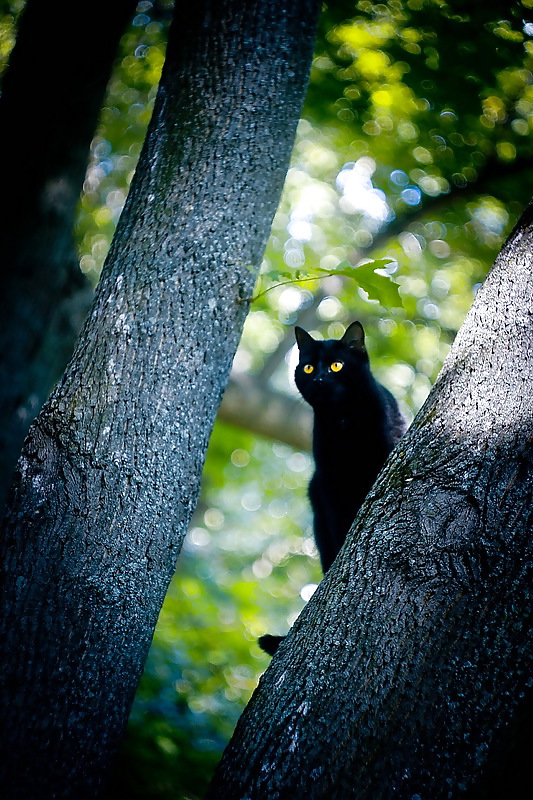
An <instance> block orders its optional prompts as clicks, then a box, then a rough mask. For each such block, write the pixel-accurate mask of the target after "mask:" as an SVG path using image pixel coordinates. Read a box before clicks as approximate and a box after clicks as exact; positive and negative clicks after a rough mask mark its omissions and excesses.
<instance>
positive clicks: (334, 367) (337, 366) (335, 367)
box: [330, 361, 344, 372]
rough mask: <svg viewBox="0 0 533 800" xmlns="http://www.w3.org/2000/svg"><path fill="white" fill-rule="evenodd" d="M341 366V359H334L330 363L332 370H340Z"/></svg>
mask: <svg viewBox="0 0 533 800" xmlns="http://www.w3.org/2000/svg"><path fill="white" fill-rule="evenodd" d="M343 366H344V364H343V363H342V361H334V362H333V364H331V366H330V369H331V371H332V372H340V371H341V369H342V368H343Z"/></svg>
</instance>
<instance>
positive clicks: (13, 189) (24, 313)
mask: <svg viewBox="0 0 533 800" xmlns="http://www.w3.org/2000/svg"><path fill="white" fill-rule="evenodd" d="M135 6H136V2H135V0H115V2H113V3H110V4H109V6H108V7H107V8H106V10H105V15H104V19H103V20H100V19H97V12H96V9H95V6H94V3H93V2H91V0H82V2H77V3H76V4H73V3H72V2H71V1H70V0H56V2H54V4H53V6H50V5H49V4H48V3H43V2H42V0H28V2H27V3H26V6H25V8H24V11H23V13H22V18H21V22H20V28H19V32H18V35H17V41H16V45H15V47H14V50H13V53H12V55H11V59H10V65H9V68H8V70H7V73H6V75H5V78H4V81H3V87H2V96H1V98H0V153H3V154H4V157H3V160H2V192H1V194H0V281H1V285H2V291H1V293H0V320H1V325H0V515H2V514H3V509H4V501H5V496H6V493H7V490H8V488H9V485H10V483H11V480H12V477H13V470H14V468H15V464H16V461H17V458H18V456H19V454H20V449H21V447H22V443H23V441H24V437H25V436H26V434H27V432H28V428H29V426H30V423H31V421H32V419H33V418H34V416H35V415H36V414H37V412H38V411H39V409H40V408H41V405H42V403H43V402H44V400H45V399H46V397H47V396H48V394H49V392H50V389H51V388H52V386H53V384H54V382H55V381H57V380H58V378H59V377H60V376H61V373H62V372H63V370H64V368H65V366H66V364H67V362H68V360H69V358H70V356H71V355H72V350H73V347H74V343H75V341H76V338H77V335H78V333H79V329H80V328H81V324H82V322H83V319H84V318H85V316H86V314H87V311H88V309H89V306H90V303H91V300H92V294H93V293H92V289H91V287H90V285H89V282H88V281H87V280H86V279H85V277H84V276H83V275H82V273H81V272H80V267H79V259H78V255H77V253H76V246H75V242H74V220H75V216H76V210H77V206H78V201H79V196H80V192H81V189H82V184H83V179H84V176H85V172H86V169H87V164H88V161H89V146H90V144H91V140H92V138H93V136H94V133H95V129H96V125H97V122H98V116H99V114H100V109H101V106H102V101H103V98H104V93H105V89H106V86H107V82H108V80H109V77H110V74H111V68H112V66H113V60H114V58H115V56H116V53H117V49H118V44H119V41H120V37H121V35H122V33H123V32H124V29H125V27H126V24H127V22H128V21H129V20H130V19H131V18H132V16H133V13H134V11H135Z"/></svg>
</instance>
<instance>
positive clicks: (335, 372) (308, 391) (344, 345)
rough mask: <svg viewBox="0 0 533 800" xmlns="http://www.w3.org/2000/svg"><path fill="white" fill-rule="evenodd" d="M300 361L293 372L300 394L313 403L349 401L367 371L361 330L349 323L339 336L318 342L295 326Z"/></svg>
mask: <svg viewBox="0 0 533 800" xmlns="http://www.w3.org/2000/svg"><path fill="white" fill-rule="evenodd" d="M295 334H296V342H297V344H298V349H299V351H300V360H299V362H298V365H297V367H296V370H295V373H294V379H295V382H296V386H297V387H298V389H299V390H300V392H301V394H302V397H303V398H304V399H305V400H307V402H308V403H309V404H310V405H311V406H313V408H318V407H320V406H329V407H335V406H338V405H342V403H343V401H344V400H346V401H348V400H350V399H351V396H352V393H353V392H354V391H357V385H358V383H360V381H361V379H362V378H363V376H364V375H366V374H368V354H367V352H366V348H365V332H364V330H363V326H362V325H361V323H360V322H352V324H351V325H350V326H349V327H348V329H347V330H346V333H345V334H344V336H342V338H341V339H325V340H324V341H318V340H316V339H313V337H312V336H311V335H310V334H309V333H307V331H304V330H303V328H298V327H296V328H295Z"/></svg>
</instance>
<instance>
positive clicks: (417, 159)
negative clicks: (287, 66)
mask: <svg viewBox="0 0 533 800" xmlns="http://www.w3.org/2000/svg"><path fill="white" fill-rule="evenodd" d="M22 5H23V2H22V0H20V2H11V3H10V7H11V10H10V12H9V13H7V12H6V14H3V15H0V77H1V75H2V72H3V69H4V65H5V63H6V62H7V58H8V56H9V52H10V51H11V48H12V46H13V42H14V37H15V28H16V19H17V14H18V13H19V11H20V8H21V7H22ZM171 5H172V3H171V2H170V0H161V2H158V3H152V2H149V0H146V2H140V3H139V4H138V5H137V9H136V13H135V17H134V19H133V21H132V24H131V26H130V27H129V29H128V31H127V32H126V34H125V35H124V37H123V40H122V44H121V48H120V53H119V55H118V58H117V62H116V69H115V71H114V73H113V76H112V79H111V81H110V83H109V85H108V91H107V95H106V99H105V103H104V107H103V108H102V111H101V118H100V123H99V127H98V130H97V131H96V133H95V136H94V138H93V142H92V145H91V150H90V154H89V163H88V167H87V172H86V175H85V181H84V185H83V192H82V195H81V198H80V204H79V213H78V219H77V228H76V237H77V245H78V250H79V258H80V267H81V270H82V272H83V273H84V274H85V275H86V276H88V278H89V279H90V281H91V282H92V284H94V285H95V284H96V283H97V281H98V279H99V276H100V273H101V270H102V266H103V264H104V261H105V258H106V255H107V253H108V251H109V247H110V243H111V240H112V237H113V234H114V231H115V228H116V225H117V222H118V220H119V218H120V215H121V213H122V210H123V208H124V206H125V203H126V202H127V198H128V192H129V188H130V184H131V181H132V178H133V176H134V173H135V169H136V166H137V161H138V158H139V154H140V152H141V148H142V143H143V139H144V136H145V133H146V129H147V126H148V124H149V121H150V117H151V114H152V110H153V107H154V101H155V97H156V93H157V84H158V81H159V77H160V75H161V69H162V66H163V62H164V58H165V48H166V35H167V30H168V23H169V18H170V7H171ZM511 5H512V9H513V12H512V13H511V12H509V14H507V11H506V12H505V13H506V16H509V19H502V20H500V19H497V18H496V16H495V15H494V14H492V12H491V14H489V16H490V21H487V19H488V18H487V19H485V17H483V19H482V20H481V21H480V19H479V18H478V16H476V15H479V14H480V13H481V11H480V10H479V9H478V10H477V11H476V10H475V9H474V10H473V11H471V10H469V16H468V17H467V16H466V11H465V12H464V14H465V16H464V18H462V17H461V14H463V12H459V11H458V12H457V14H455V15H454V16H453V17H450V16H449V15H448V13H447V11H446V9H447V6H446V5H445V4H444V5H443V4H442V3H406V2H401V1H400V0H399V1H398V2H394V3H391V4H383V3H375V4H374V3H372V2H371V1H370V0H364V2H361V3H358V4H357V7H356V5H355V4H354V6H353V9H352V10H353V13H354V14H356V16H355V18H354V19H353V20H340V19H338V14H339V12H338V10H336V9H335V7H334V6H335V4H324V9H323V14H324V31H323V34H321V36H320V38H319V41H318V43H317V49H316V56H315V59H314V62H313V67H312V71H311V79H310V86H309V92H308V96H307V100H306V103H305V106H304V109H303V112H302V119H301V120H300V122H299V124H298V130H297V135H296V140H295V144H294V149H293V153H292V158H291V163H290V166H289V169H288V172H287V176H286V181H285V185H284V190H283V194H282V197H281V201H280V203H279V207H278V209H277V211H276V213H275V215H274V219H273V222H272V228H271V234H270V238H269V241H268V244H267V246H266V250H265V252H264V257H263V261H262V265H261V270H260V274H259V276H258V279H257V284H256V289H255V294H254V295H253V297H251V298H246V299H245V300H244V299H243V298H242V297H239V298H238V299H239V303H241V305H239V311H240V310H241V309H242V308H243V306H242V303H243V302H246V303H248V304H249V313H248V315H247V318H246V321H245V324H244V330H243V336H242V340H241V342H240V345H239V348H238V350H237V353H236V355H235V358H234V362H233V373H232V378H235V379H239V378H240V379H243V381H246V382H245V383H243V386H244V387H245V390H246V388H247V387H248V388H250V387H253V389H254V390H255V391H256V392H257V396H258V397H259V402H258V403H257V406H254V412H253V413H254V414H255V409H256V408H257V417H259V416H261V415H262V414H264V416H265V417H268V416H269V415H270V416H271V417H273V418H274V421H275V423H276V424H274V425H273V426H272V427H271V428H269V429H268V434H262V433H261V432H260V431H259V432H258V433H252V432H251V430H249V429H248V428H247V427H246V426H245V425H244V426H243V424H240V423H241V422H242V416H243V412H244V410H245V409H244V408H242V409H241V412H242V413H241V415H240V417H241V418H240V417H239V413H237V415H236V416H234V417H233V421H232V423H231V424H229V423H228V422H227V421H224V420H223V419H222V417H220V418H219V420H218V421H217V423H216V425H215V429H214V432H213V436H212V439H211V443H210V447H209V451H208V454H207V459H206V464H205V471H204V475H203V482H202V491H201V497H200V500H199V504H198V508H197V511H196V513H195V515H194V518H193V520H192V522H191V525H190V530H189V532H188V535H187V537H186V539H185V542H184V545H183V549H182V553H181V555H180V558H179V560H178V564H177V571H176V576H175V578H174V580H173V581H172V583H171V586H170V590H169V593H168V596H167V599H166V602H165V604H164V607H163V609H162V611H161V615H160V619H159V623H158V627H157V630H156V633H155V637H154V643H153V647H152V649H151V653H150V657H149V660H148V662H147V666H146V672H145V676H144V679H143V682H142V684H141V687H140V690H139V693H138V695H137V699H136V702H135V705H134V709H133V713H132V718H131V726H130V741H129V744H128V746H129V747H130V748H131V749H130V751H129V752H130V758H131V762H132V763H135V762H136V759H139V760H140V761H142V760H143V759H145V760H146V763H150V764H151V763H152V759H153V762H154V764H155V765H156V768H157V769H159V767H160V764H161V763H163V764H165V765H166V766H165V769H166V770H167V772H168V773H169V774H172V775H173V774H174V773H173V772H172V770H174V769H175V765H176V763H181V762H182V761H183V763H185V765H186V769H189V770H190V771H191V773H194V774H197V775H199V776H200V777H199V778H198V780H199V781H200V782H201V781H204V782H205V781H206V779H207V777H206V776H207V773H208V772H209V771H210V770H212V769H213V767H214V764H215V763H216V761H217V760H218V758H219V755H220V753H221V751H222V749H223V747H224V746H225V744H226V742H227V741H228V739H229V737H230V735H231V732H232V730H233V728H234V726H235V724H236V721H237V719H238V717H239V714H240V712H241V710H242V708H243V706H244V705H245V703H246V702H247V700H248V699H249V697H250V695H251V693H252V691H253V689H254V687H255V685H256V683H257V680H258V676H259V675H260V674H261V672H262V671H263V670H264V669H265V668H266V666H267V665H268V663H269V659H268V657H267V656H266V655H265V654H264V653H263V652H262V651H261V650H260V649H259V647H258V646H257V643H256V640H257V637H258V636H260V635H262V634H264V633H266V632H269V633H272V634H284V633H285V632H286V631H287V630H288V628H289V627H290V626H291V625H292V623H293V622H294V620H295V619H296V618H297V616H298V614H299V613H300V612H301V610H302V608H303V607H304V606H305V604H306V603H307V602H308V601H309V600H310V598H311V597H312V595H313V593H314V591H315V590H316V588H317V586H318V584H319V583H320V581H321V578H322V573H321V569H320V563H319V559H318V553H317V550H316V547H315V544H314V539H313V534H312V517H311V509H310V505H309V500H308V496H307V487H308V483H309V479H310V477H311V475H312V472H313V460H312V457H311V454H310V452H309V449H308V447H309V431H310V422H309V420H310V417H309V414H307V417H306V418H305V420H304V416H305V412H306V410H307V411H308V409H306V407H305V404H304V402H303V400H302V399H301V397H300V395H299V393H298V391H297V389H296V386H295V384H294V379H293V374H294V368H295V365H296V362H297V360H298V351H297V347H296V345H295V338H294V326H295V325H301V326H303V327H305V329H306V330H309V331H311V332H312V335H313V336H314V337H315V338H316V339H327V338H340V337H341V336H342V335H343V333H344V331H345V330H346V328H347V327H348V325H349V324H350V323H351V322H352V321H354V320H360V321H361V322H362V323H363V325H364V328H365V332H366V344H367V347H368V351H369V354H370V359H371V365H372V371H373V374H374V375H375V377H376V379H377V380H378V381H379V382H380V383H382V384H383V385H384V386H385V387H387V388H388V389H389V390H390V391H391V392H392V393H393V394H394V396H395V397H396V399H397V400H398V403H399V405H400V408H401V411H402V413H403V414H404V416H405V418H406V419H407V420H408V421H409V422H411V421H412V420H413V419H414V417H415V416H416V414H417V412H418V410H419V409H420V408H421V407H422V405H423V404H424V402H425V400H426V398H427V396H428V394H429V393H430V391H431V387H432V386H433V384H434V382H435V380H436V377H437V375H438V374H439V370H441V367H442V365H443V363H444V362H445V359H446V356H447V354H448V352H449V350H450V346H451V343H452V342H453V341H454V338H455V337H456V334H457V331H458V330H459V328H460V326H461V324H462V322H463V320H464V318H465V315H466V314H467V312H468V310H469V308H470V306H471V304H472V300H473V298H474V297H475V294H476V292H477V291H478V289H479V287H480V286H481V285H482V283H483V281H484V278H485V276H486V274H487V271H488V270H489V268H490V265H491V264H492V263H493V261H494V258H495V256H496V254H497V252H498V250H499V248H500V247H501V246H502V243H503V242H504V240H505V238H506V236H507V235H508V233H509V231H510V229H511V228H512V226H513V225H514V223H515V221H516V219H517V218H518V216H519V214H520V213H521V211H522V208H523V206H524V205H525V203H526V202H527V201H528V199H529V197H530V195H531V193H532V190H531V186H528V185H527V184H528V180H529V177H528V176H529V175H530V174H531V166H532V163H533V145H532V142H533V138H532V132H533V23H531V22H527V21H525V20H522V18H521V16H520V15H519V14H518V11H520V10H521V9H522V6H523V7H524V8H526V6H527V4H526V3H522V5H521V6H520V5H516V4H514V3H513V4H511ZM529 5H530V4H529ZM522 10H523V9H522ZM515 12H517V13H515ZM487 13H488V12H487ZM502 13H503V12H502ZM524 13H525V12H524ZM493 17H494V18H493ZM102 24H104V21H102ZM450 41H454V48H450V47H449V42H450ZM258 57H259V55H258ZM66 68H67V65H66ZM209 68H210V67H209V64H207V65H206V69H209ZM215 110H216V109H215ZM250 116H251V117H252V115H250ZM242 124H243V132H244V131H245V130H246V125H248V118H246V119H245V120H243V123H242ZM232 135H233V134H232ZM269 135H270V134H269ZM263 146H264V151H265V153H266V154H268V141H265V142H263ZM201 180H202V176H201V175H199V176H198V181H199V182H201ZM169 213H170V212H169ZM247 214H248V209H247V208H246V207H243V208H242V219H240V220H238V221H237V224H241V225H244V226H246V225H248V224H249V220H248V216H247ZM209 230H212V229H211V227H209ZM202 235H203V234H202ZM229 235H230V236H231V235H233V233H232V232H230V234H229ZM374 259H380V260H381V259H382V260H381V261H379V262H378V263H377V264H376V266H375V271H373V269H374V268H373V267H372V266H370V267H368V263H369V262H371V261H373V260H374ZM235 260H237V258H235ZM365 265H366V266H367V271H366V272H365V271H364V268H365ZM239 266H241V265H239ZM216 267H217V265H216V264H214V265H213V270H215V269H216ZM358 270H359V272H358ZM229 292H233V286H231V287H229V289H228V293H229ZM236 293H237V289H235V296H236ZM235 307H237V305H235ZM246 308H247V310H248V306H246ZM496 336H497V334H496V333H492V338H491V336H489V335H488V334H487V335H486V337H485V338H484V340H483V342H482V343H480V347H488V346H492V345H493V344H494V341H495V338H496ZM189 357H190V358H195V357H196V354H194V353H193V354H191V355H190V356H189ZM446 369H447V367H446ZM249 394H250V393H249ZM263 397H264V398H265V400H264V402H262V398H263ZM280 398H281V400H283V401H289V403H290V415H289V413H288V412H287V419H286V420H282V421H285V422H287V420H288V427H290V428H291V429H292V431H291V432H294V430H297V431H300V430H301V429H303V428H304V427H305V424H307V425H308V429H306V433H305V432H304V434H303V435H302V437H301V439H300V440H298V443H297V444H296V445H295V444H294V442H293V441H292V440H291V439H290V437H288V436H287V435H286V434H287V431H286V427H285V428H283V426H282V425H281V424H279V425H277V421H279V413H278V416H277V417H276V414H274V410H276V408H275V406H276V403H277V402H279V401H280ZM515 399H516V403H515V405H513V404H512V403H511V405H510V416H509V418H508V419H506V420H501V421H499V422H498V425H499V426H500V428H499V429H498V430H500V431H505V430H506V428H507V427H509V428H510V427H512V425H518V424H521V423H522V422H524V420H523V419H521V418H519V416H518V415H519V414H523V413H524V407H523V405H521V403H520V399H519V398H515ZM245 402H246V400H244V401H243V403H245ZM465 402H469V403H471V404H472V407H473V408H475V404H476V403H480V404H481V403H482V402H487V401H486V400H483V398H482V396H481V390H480V394H479V397H478V395H477V394H476V393H475V392H472V394H471V395H469V397H468V398H467V401H465ZM281 408H282V412H281V413H283V414H284V413H285V411H286V409H287V408H289V406H285V405H283V406H281ZM513 415H514V416H513ZM276 420H277V421H276ZM276 425H277V427H276ZM253 430H258V428H253ZM272 430H274V433H272ZM495 430H496V425H495ZM284 436H285V438H284ZM272 437H274V438H272ZM276 437H277V438H276ZM363 455H364V454H363ZM360 457H362V456H361V454H354V458H360ZM147 753H148V755H147ZM143 763H144V762H143ZM157 769H156V770H155V771H157ZM195 771H196V772H195ZM179 780H182V782H183V785H187V786H188V785H189V784H187V778H183V777H182V776H180V779H179ZM170 783H171V781H170ZM187 791H188V789H187ZM132 796H136V795H132ZM157 796H158V797H160V798H163V797H164V798H168V797H170V796H178V795H177V793H176V792H174V794H172V792H170V790H169V792H168V793H167V794H165V793H164V792H162V793H161V795H160V796H159V795H157ZM154 798H155V795H154Z"/></svg>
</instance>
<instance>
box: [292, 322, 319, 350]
mask: <svg viewBox="0 0 533 800" xmlns="http://www.w3.org/2000/svg"><path fill="white" fill-rule="evenodd" d="M294 333H295V335H296V344H297V345H298V349H299V350H303V349H304V348H305V347H309V346H310V345H312V344H313V343H314V341H315V340H314V339H313V337H312V336H311V334H309V333H307V331H304V329H303V328H299V327H298V326H296V327H295V329H294Z"/></svg>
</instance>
